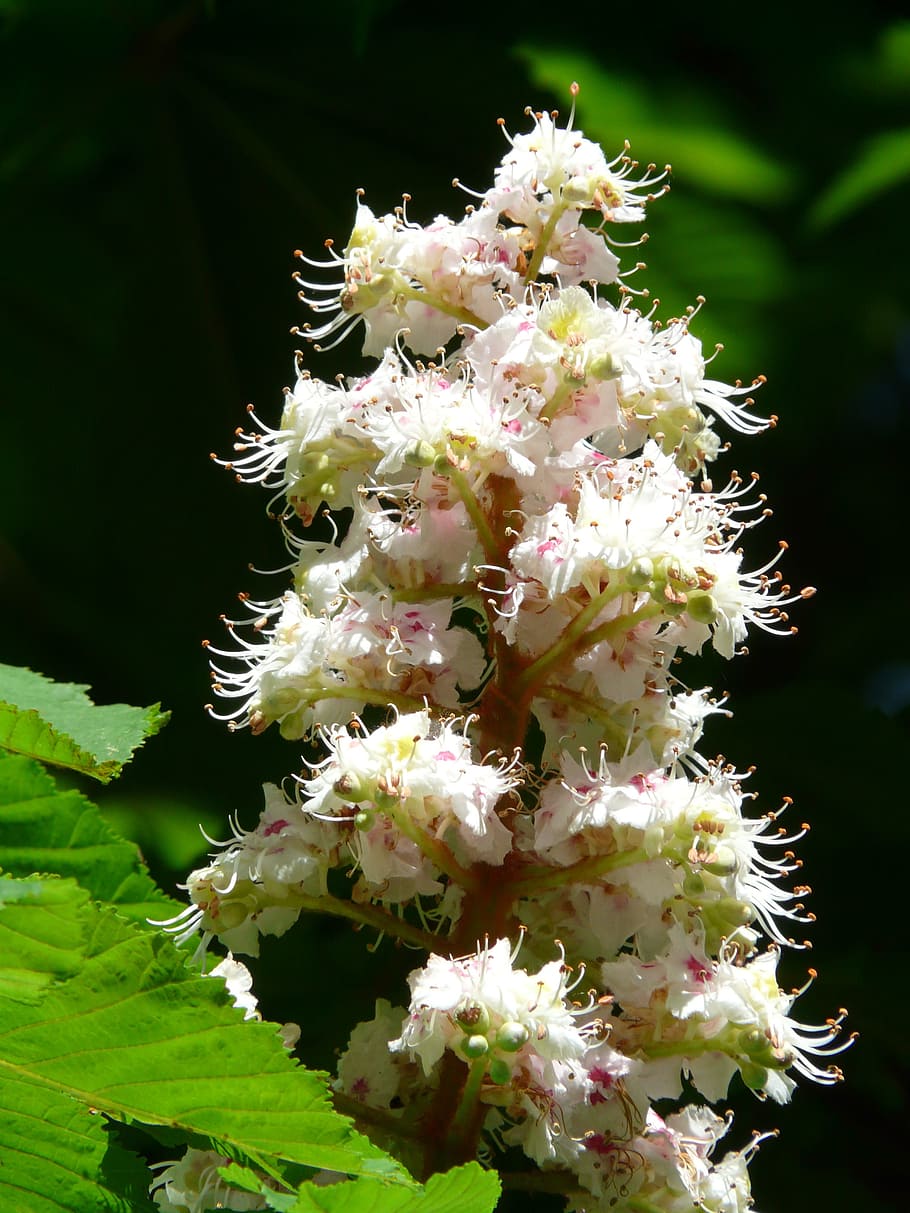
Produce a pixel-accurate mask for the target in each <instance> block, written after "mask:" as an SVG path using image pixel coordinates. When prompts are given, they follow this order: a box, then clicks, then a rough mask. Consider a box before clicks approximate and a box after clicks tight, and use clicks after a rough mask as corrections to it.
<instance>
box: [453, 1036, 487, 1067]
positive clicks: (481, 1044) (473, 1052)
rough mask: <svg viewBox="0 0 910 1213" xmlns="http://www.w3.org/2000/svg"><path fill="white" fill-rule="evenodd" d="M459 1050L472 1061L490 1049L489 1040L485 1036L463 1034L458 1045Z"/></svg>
mask: <svg viewBox="0 0 910 1213" xmlns="http://www.w3.org/2000/svg"><path fill="white" fill-rule="evenodd" d="M459 1048H460V1049H461V1052H462V1053H463V1054H464V1055H465V1057H470V1058H471V1060H472V1061H473V1060H474V1059H475V1058H477V1057H484V1056H485V1055H486V1054H487V1053H489V1051H490V1042H489V1041H488V1040H487V1038H486V1036H480V1035H475V1036H465V1037H464V1039H463V1040H462V1041H461V1044H460V1045H459Z"/></svg>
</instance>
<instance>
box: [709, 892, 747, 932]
mask: <svg viewBox="0 0 910 1213" xmlns="http://www.w3.org/2000/svg"><path fill="white" fill-rule="evenodd" d="M717 911H718V913H720V914H721V915H722V916H723V918H724V919H725V920H726V921H727V922H728V923H730V924H731V925H733V926H737V927H747V926H748V925H749V923H750V922H755V910H754V909H753V908H752V906H750V905H749V903H748V901H740V900H738V898H736V897H722V898H721V899H720V901H719V902H718V903H717Z"/></svg>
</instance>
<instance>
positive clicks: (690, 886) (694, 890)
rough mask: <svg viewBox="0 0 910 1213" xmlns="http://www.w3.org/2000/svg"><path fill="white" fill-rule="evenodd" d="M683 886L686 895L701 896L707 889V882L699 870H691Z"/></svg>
mask: <svg viewBox="0 0 910 1213" xmlns="http://www.w3.org/2000/svg"><path fill="white" fill-rule="evenodd" d="M682 887H683V893H684V894H685V895H686V897H700V896H701V895H702V893H704V891H705V882H704V881H703V880H702V878H701V877H700V876H699V874H698V873H697V872H690V873H689V875H688V876H687V877H686V878H685V880H684V881H683V886H682Z"/></svg>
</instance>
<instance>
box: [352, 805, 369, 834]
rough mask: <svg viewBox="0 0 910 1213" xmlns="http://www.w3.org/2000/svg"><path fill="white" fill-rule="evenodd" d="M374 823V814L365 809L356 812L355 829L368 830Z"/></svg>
mask: <svg viewBox="0 0 910 1213" xmlns="http://www.w3.org/2000/svg"><path fill="white" fill-rule="evenodd" d="M372 824H373V814H372V813H367V812H365V811H364V810H363V809H361V810H360V812H359V813H355V814H354V829H355V830H368V829H369V828H370V826H371V825H372Z"/></svg>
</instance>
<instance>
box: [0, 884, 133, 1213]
mask: <svg viewBox="0 0 910 1213" xmlns="http://www.w3.org/2000/svg"><path fill="white" fill-rule="evenodd" d="M87 909H88V897H87V895H86V894H85V892H84V891H83V890H82V889H80V888H78V887H77V886H76V885H75V884H74V883H73V882H72V881H70V880H27V881H17V880H10V879H9V878H7V877H0V954H2V955H3V957H4V966H5V967H4V969H3V970H2V971H0V1032H4V1031H5V1030H6V1029H7V1028H8V1027H9V1025H10V1024H11V1023H12V1022H14V1021H15V1019H16V1018H17V1014H18V1012H19V1007H18V1006H17V1004H22V1003H23V1002H26V1003H27V1002H30V1003H31V1004H32V1005H33V1006H34V1005H36V1004H37V1003H39V1001H40V995H41V993H42V991H46V990H47V988H48V983H49V982H51V981H52V980H54V979H55V978H65V977H68V976H71V975H72V974H74V973H75V972H76V971H77V970H78V968H79V965H80V963H81V962H82V959H83V956H84V952H85V949H86V947H87V943H88V938H87V932H86V926H87V921H86V912H87ZM11 975H12V976H11ZM0 1159H2V1165H0V1208H2V1209H11V1210H12V1209H14V1210H16V1213H144V1211H145V1210H151V1209H152V1208H153V1207H154V1206H153V1205H152V1204H151V1202H150V1201H149V1199H148V1195H147V1190H148V1183H149V1176H148V1168H147V1167H146V1166H145V1164H144V1163H143V1162H142V1161H141V1160H140V1159H138V1158H136V1157H135V1156H134V1155H133V1154H131V1153H129V1152H127V1151H126V1150H124V1149H122V1148H121V1147H120V1146H119V1145H118V1143H117V1142H116V1141H115V1140H114V1139H113V1138H112V1137H111V1136H110V1135H109V1134H108V1133H107V1131H106V1128H105V1122H104V1121H103V1119H102V1117H101V1116H99V1115H98V1114H97V1112H96V1111H93V1110H91V1109H90V1108H89V1107H87V1106H86V1105H85V1104H83V1103H79V1102H77V1101H75V1100H74V1099H73V1098H71V1096H70V1095H69V1094H68V1093H66V1092H64V1091H59V1090H54V1089H51V1088H48V1086H47V1085H46V1084H45V1083H43V1082H41V1081H40V1080H36V1079H35V1078H34V1077H33V1076H31V1075H29V1074H27V1073H25V1072H23V1071H21V1070H16V1069H13V1068H7V1067H2V1069H0Z"/></svg>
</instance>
